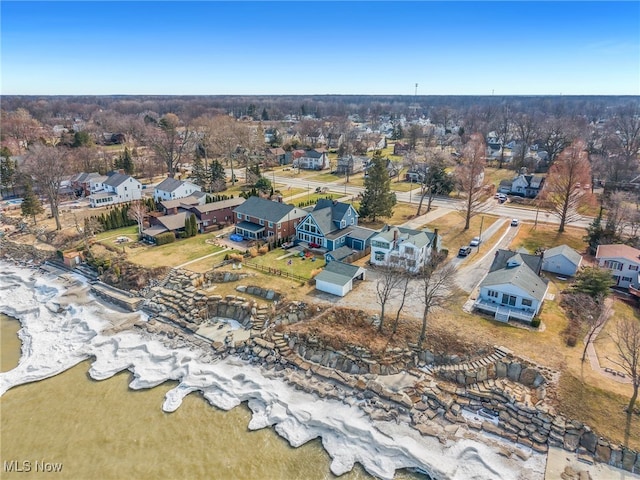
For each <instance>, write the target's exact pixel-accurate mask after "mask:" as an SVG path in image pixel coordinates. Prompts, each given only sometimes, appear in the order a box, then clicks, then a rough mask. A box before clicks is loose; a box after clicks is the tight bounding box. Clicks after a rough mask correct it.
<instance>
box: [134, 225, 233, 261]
mask: <svg viewBox="0 0 640 480" xmlns="http://www.w3.org/2000/svg"><path fill="white" fill-rule="evenodd" d="M216 235H217V233H216V232H212V233H205V234H202V235H196V236H195V237H191V238H184V239H179V240H176V241H175V242H173V243H168V244H166V245H160V246H146V245H145V246H138V247H136V248H131V247H129V246H125V252H126V253H127V259H128V260H129V261H130V262H132V263H136V264H138V265H142V266H144V267H176V266H178V265H182V264H183V263H186V262H189V261H191V260H195V259H197V258H200V257H203V256H205V255H209V254H211V253H215V252H219V251H221V250H222V247H221V246H219V245H216V244H214V242H215V237H216ZM124 245H126V244H124ZM220 260H222V259H220Z"/></svg>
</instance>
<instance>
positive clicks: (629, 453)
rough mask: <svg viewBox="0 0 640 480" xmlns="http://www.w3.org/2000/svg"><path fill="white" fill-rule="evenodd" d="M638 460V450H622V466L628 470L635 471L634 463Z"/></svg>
mask: <svg viewBox="0 0 640 480" xmlns="http://www.w3.org/2000/svg"><path fill="white" fill-rule="evenodd" d="M635 462H636V452H634V451H633V450H629V449H628V448H625V449H624V450H623V451H622V468H623V469H624V470H626V471H627V472H632V471H633V465H634V463H635Z"/></svg>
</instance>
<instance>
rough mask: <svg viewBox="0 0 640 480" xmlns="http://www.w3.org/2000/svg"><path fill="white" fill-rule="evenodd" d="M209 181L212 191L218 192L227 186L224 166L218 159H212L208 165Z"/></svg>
mask: <svg viewBox="0 0 640 480" xmlns="http://www.w3.org/2000/svg"><path fill="white" fill-rule="evenodd" d="M209 182H210V183H211V190H213V191H214V192H220V191H222V190H225V189H226V188H227V180H226V174H225V172H224V167H223V166H222V164H221V163H220V162H219V161H218V160H214V161H213V162H211V165H210V166H209Z"/></svg>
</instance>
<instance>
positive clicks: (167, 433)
mask: <svg viewBox="0 0 640 480" xmlns="http://www.w3.org/2000/svg"><path fill="white" fill-rule="evenodd" d="M0 317H1V318H0V321H1V324H2V325H1V327H2V328H1V333H2V339H1V340H2V365H1V367H2V371H7V370H10V369H11V368H13V367H15V365H17V363H18V360H19V357H20V341H19V339H18V337H17V335H16V333H17V331H18V330H19V328H20V324H19V323H18V322H17V321H16V320H13V319H10V318H9V317H6V316H4V315H0ZM90 364H91V361H85V362H82V363H80V364H78V365H77V366H75V367H73V368H71V369H69V370H67V371H65V372H63V373H61V374H60V375H57V376H55V377H53V378H50V379H47V380H42V381H40V382H35V383H31V384H26V385H22V386H18V387H15V388H13V389H10V390H9V391H8V392H6V393H5V394H4V395H3V396H2V397H0V412H1V419H0V422H1V428H0V439H1V444H0V453H1V460H2V462H3V464H2V465H0V469H2V470H1V473H0V477H1V478H3V479H4V478H7V479H11V478H21V479H22V478H30V477H36V476H41V475H42V474H41V473H35V472H34V471H33V470H32V472H30V473H17V472H13V473H7V472H6V471H4V470H5V469H4V462H5V461H12V460H16V461H18V462H19V463H20V464H22V462H24V461H29V462H31V465H32V469H34V468H35V467H34V465H35V462H36V461H38V462H42V461H44V462H50V463H53V462H55V463H61V464H62V471H61V472H60V473H56V474H55V477H56V478H60V479H89V478H101V479H122V478H128V479H147V478H148V479H163V478H167V479H182V478H184V479H187V478H188V479H199V478H203V479H205V478H206V479H211V478H215V479H250V478H265V479H326V478H335V477H334V476H333V475H332V474H331V472H330V471H329V463H330V458H329V456H328V455H327V453H326V452H325V451H324V449H323V448H322V445H321V443H320V441H319V440H315V441H312V442H309V443H307V444H305V445H303V446H302V447H300V448H297V449H294V448H291V447H290V446H289V445H288V443H287V442H286V441H285V440H283V439H282V438H281V437H279V436H278V435H277V434H276V433H275V432H274V431H273V430H272V429H262V430H258V431H249V430H248V429H247V425H248V423H249V420H250V418H251V414H250V411H249V410H248V408H246V407H245V406H244V405H243V406H240V407H237V408H234V409H233V410H231V411H228V412H225V411H222V410H218V409H216V408H214V407H212V406H210V405H209V404H208V403H207V402H206V401H205V400H204V399H203V398H202V397H201V396H199V395H197V394H191V395H189V396H188V397H187V398H185V400H184V402H183V403H182V405H181V406H180V408H178V410H176V411H175V412H174V413H170V414H167V413H164V412H163V411H162V409H161V406H162V402H163V400H164V395H165V393H166V392H167V391H168V390H169V389H170V388H173V387H174V386H175V383H172V382H167V383H164V384H162V385H160V386H158V387H155V388H152V389H147V390H139V391H133V390H130V389H129V388H128V384H129V382H130V381H131V374H130V373H128V372H122V373H119V374H117V375H115V376H114V377H112V378H110V379H107V380H104V381H100V382H97V381H94V380H92V379H91V378H89V377H88V375H87V370H88V369H89V366H90ZM400 475H401V476H402V477H403V478H408V477H409V475H408V474H400ZM340 478H344V479H363V478H371V477H370V476H369V475H368V474H367V473H366V472H365V471H364V470H363V469H362V468H361V467H360V466H358V465H357V466H356V468H354V469H353V470H352V471H351V472H349V473H348V474H346V475H344V476H342V477H340Z"/></svg>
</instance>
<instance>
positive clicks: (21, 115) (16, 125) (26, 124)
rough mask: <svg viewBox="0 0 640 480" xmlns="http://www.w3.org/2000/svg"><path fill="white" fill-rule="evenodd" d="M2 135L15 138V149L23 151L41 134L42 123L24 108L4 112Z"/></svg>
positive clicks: (17, 151)
mask: <svg viewBox="0 0 640 480" xmlns="http://www.w3.org/2000/svg"><path fill="white" fill-rule="evenodd" d="M1 119H2V136H3V137H8V138H10V139H12V140H13V148H12V149H13V150H14V152H16V153H22V152H23V151H25V150H26V149H28V148H29V146H30V145H32V144H33V143H34V142H35V141H36V139H37V138H38V137H39V136H40V133H41V132H40V130H41V125H40V122H38V121H37V120H36V119H34V118H32V117H31V114H30V113H29V112H28V111H27V110H25V109H24V108H18V109H17V110H16V111H14V112H2V115H1Z"/></svg>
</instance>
